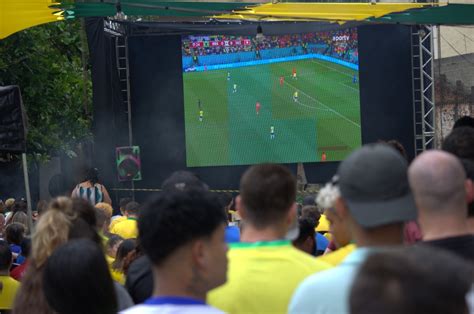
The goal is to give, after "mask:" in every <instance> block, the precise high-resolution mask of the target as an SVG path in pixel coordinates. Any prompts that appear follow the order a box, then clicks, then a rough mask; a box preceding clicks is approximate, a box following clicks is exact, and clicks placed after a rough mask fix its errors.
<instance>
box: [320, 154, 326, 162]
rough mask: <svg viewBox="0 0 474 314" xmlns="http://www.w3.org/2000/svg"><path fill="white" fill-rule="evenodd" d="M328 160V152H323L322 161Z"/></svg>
mask: <svg viewBox="0 0 474 314" xmlns="http://www.w3.org/2000/svg"><path fill="white" fill-rule="evenodd" d="M326 159H327V156H326V152H323V153H322V155H321V161H326Z"/></svg>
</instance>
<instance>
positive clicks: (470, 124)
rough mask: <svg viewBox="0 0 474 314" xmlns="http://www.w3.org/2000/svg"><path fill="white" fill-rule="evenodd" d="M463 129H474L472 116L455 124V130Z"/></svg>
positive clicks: (464, 117) (463, 118)
mask: <svg viewBox="0 0 474 314" xmlns="http://www.w3.org/2000/svg"><path fill="white" fill-rule="evenodd" d="M461 127H470V128H474V118H473V117H470V116H462V117H461V118H459V119H457V120H456V122H454V125H453V130H454V129H457V128H461Z"/></svg>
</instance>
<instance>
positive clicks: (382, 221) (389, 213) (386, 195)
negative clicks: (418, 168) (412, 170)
mask: <svg viewBox="0 0 474 314" xmlns="http://www.w3.org/2000/svg"><path fill="white" fill-rule="evenodd" d="M407 172H408V165H407V162H406V160H405V159H404V158H403V157H402V156H401V155H400V153H399V152H397V151H396V150H395V149H393V148H392V147H390V146H388V145H387V144H381V143H377V144H369V145H365V146H363V147H362V148H360V149H358V150H356V151H354V152H353V153H352V154H350V155H349V157H347V158H346V159H345V160H344V161H343V162H342V163H341V164H340V165H339V168H338V170H337V180H338V185H339V189H340V192H341V196H342V197H343V198H344V200H345V201H346V203H347V205H348V208H349V211H350V212H351V215H352V217H354V219H355V220H356V221H357V223H358V224H359V225H361V226H362V227H365V228H372V227H378V226H382V225H386V224H391V223H396V222H404V221H409V220H414V219H416V217H417V209H416V205H415V201H414V199H413V195H412V193H411V190H410V185H409V183H408V173H407Z"/></svg>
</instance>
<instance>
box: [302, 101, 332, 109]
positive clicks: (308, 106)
mask: <svg viewBox="0 0 474 314" xmlns="http://www.w3.org/2000/svg"><path fill="white" fill-rule="evenodd" d="M295 102H296V103H297V104H300V105H301V106H304V107H307V108H311V109H315V110H323V111H330V110H328V109H323V108H318V107H313V106H310V105H305V104H303V103H302V102H301V101H299V100H297V101H295Z"/></svg>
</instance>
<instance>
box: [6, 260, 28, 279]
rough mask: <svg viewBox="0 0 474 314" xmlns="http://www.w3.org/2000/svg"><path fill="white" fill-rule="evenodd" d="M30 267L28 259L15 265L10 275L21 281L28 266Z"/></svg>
mask: <svg viewBox="0 0 474 314" xmlns="http://www.w3.org/2000/svg"><path fill="white" fill-rule="evenodd" d="M27 267H28V260H26V261H25V262H24V263H23V264H21V265H19V266H17V267H15V268H14V269H13V270H12V271H11V272H10V276H11V277H12V278H13V279H15V280H18V281H21V279H22V278H23V275H24V274H25V272H26V268H27Z"/></svg>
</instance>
